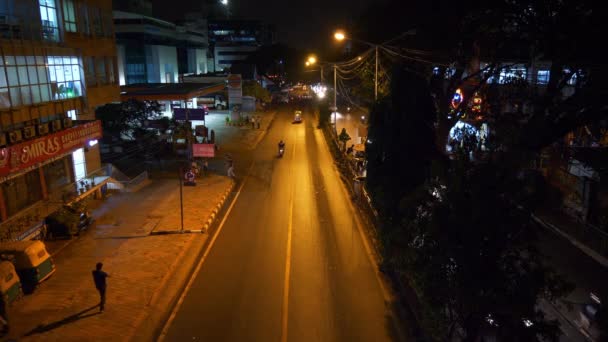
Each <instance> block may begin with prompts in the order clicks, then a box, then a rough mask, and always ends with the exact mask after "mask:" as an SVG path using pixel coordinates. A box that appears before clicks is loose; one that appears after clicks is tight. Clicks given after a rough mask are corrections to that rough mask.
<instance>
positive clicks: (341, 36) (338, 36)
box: [334, 31, 346, 42]
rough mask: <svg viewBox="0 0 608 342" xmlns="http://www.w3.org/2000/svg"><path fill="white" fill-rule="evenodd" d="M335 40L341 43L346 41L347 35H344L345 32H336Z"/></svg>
mask: <svg viewBox="0 0 608 342" xmlns="http://www.w3.org/2000/svg"><path fill="white" fill-rule="evenodd" d="M334 39H336V40H337V41H339V42H341V41H343V40H344V39H346V35H345V34H344V32H343V31H336V33H334Z"/></svg>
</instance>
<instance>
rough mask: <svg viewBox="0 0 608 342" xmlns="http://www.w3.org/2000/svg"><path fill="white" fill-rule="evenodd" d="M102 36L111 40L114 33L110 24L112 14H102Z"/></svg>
mask: <svg viewBox="0 0 608 342" xmlns="http://www.w3.org/2000/svg"><path fill="white" fill-rule="evenodd" d="M102 18H103V36H104V37H107V38H112V36H113V34H114V32H112V28H113V23H112V12H103V14H102Z"/></svg>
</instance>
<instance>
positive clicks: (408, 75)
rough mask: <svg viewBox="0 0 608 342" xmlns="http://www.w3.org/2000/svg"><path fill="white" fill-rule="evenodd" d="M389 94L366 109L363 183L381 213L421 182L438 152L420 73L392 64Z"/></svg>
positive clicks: (430, 103) (427, 94) (391, 209)
mask: <svg viewBox="0 0 608 342" xmlns="http://www.w3.org/2000/svg"><path fill="white" fill-rule="evenodd" d="M391 93H392V94H399V95H397V96H392V97H390V98H387V99H385V100H383V101H381V102H379V103H378V104H376V105H375V106H374V108H373V109H372V112H371V114H370V125H369V133H368V140H369V143H368V145H367V148H366V149H367V156H368V157H367V158H368V177H367V178H368V180H367V182H368V186H369V188H370V190H371V191H372V195H373V196H374V199H375V200H376V201H377V203H378V207H379V208H380V210H381V211H383V214H384V215H385V217H387V218H388V219H389V220H392V219H393V217H394V216H395V215H397V213H398V210H397V209H398V208H397V203H398V202H399V200H400V199H401V198H402V197H403V196H404V195H405V194H407V193H409V192H410V191H412V190H413V189H415V188H416V187H418V186H419V185H420V184H422V183H424V181H425V179H426V178H427V177H428V175H429V174H430V168H431V162H432V160H433V159H434V158H436V157H437V151H436V149H435V144H434V131H433V120H434V119H435V111H434V107H433V101H432V98H431V94H430V92H429V89H428V86H427V83H426V82H425V81H424V79H422V78H421V77H420V76H419V75H417V74H415V73H412V72H409V71H406V70H404V69H402V68H396V69H395V71H394V72H393V75H392V83H391Z"/></svg>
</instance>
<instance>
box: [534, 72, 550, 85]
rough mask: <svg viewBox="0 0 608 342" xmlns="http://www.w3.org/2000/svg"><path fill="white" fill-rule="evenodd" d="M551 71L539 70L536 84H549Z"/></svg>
mask: <svg viewBox="0 0 608 342" xmlns="http://www.w3.org/2000/svg"><path fill="white" fill-rule="evenodd" d="M550 73H551V71H549V70H538V73H537V74H536V84H543V85H546V84H549V76H550Z"/></svg>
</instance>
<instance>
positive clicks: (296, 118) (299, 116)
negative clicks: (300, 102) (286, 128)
mask: <svg viewBox="0 0 608 342" xmlns="http://www.w3.org/2000/svg"><path fill="white" fill-rule="evenodd" d="M293 122H294V123H301V122H302V111H301V110H296V112H295V116H294V118H293Z"/></svg>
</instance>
